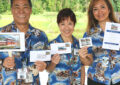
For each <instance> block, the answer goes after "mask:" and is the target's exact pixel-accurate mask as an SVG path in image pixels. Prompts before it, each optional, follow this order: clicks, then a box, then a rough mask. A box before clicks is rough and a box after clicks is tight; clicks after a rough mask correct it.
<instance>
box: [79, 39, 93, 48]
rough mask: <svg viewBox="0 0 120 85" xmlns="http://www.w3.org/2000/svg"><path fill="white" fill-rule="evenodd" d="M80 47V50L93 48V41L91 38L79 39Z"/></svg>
mask: <svg viewBox="0 0 120 85" xmlns="http://www.w3.org/2000/svg"><path fill="white" fill-rule="evenodd" d="M79 45H80V48H82V47H85V46H87V47H90V46H92V39H91V37H87V38H80V39H79Z"/></svg>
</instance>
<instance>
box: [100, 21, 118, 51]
mask: <svg viewBox="0 0 120 85" xmlns="http://www.w3.org/2000/svg"><path fill="white" fill-rule="evenodd" d="M119 37H120V24H118V23H111V22H107V23H106V27H105V34H104V39H103V46H102V48H104V49H111V50H119V48H120V38H119Z"/></svg>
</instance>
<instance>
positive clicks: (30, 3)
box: [10, 0, 32, 8]
mask: <svg viewBox="0 0 120 85" xmlns="http://www.w3.org/2000/svg"><path fill="white" fill-rule="evenodd" d="M13 1H14V0H10V3H11V8H12V5H13ZM28 3H29V5H30V7H31V8H32V2H31V0H28Z"/></svg>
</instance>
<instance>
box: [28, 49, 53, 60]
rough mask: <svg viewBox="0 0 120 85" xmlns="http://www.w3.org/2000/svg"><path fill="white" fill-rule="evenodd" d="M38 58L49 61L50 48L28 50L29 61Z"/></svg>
mask: <svg viewBox="0 0 120 85" xmlns="http://www.w3.org/2000/svg"><path fill="white" fill-rule="evenodd" d="M39 60H40V61H50V60H51V51H50V50H40V51H30V62H36V61H39Z"/></svg>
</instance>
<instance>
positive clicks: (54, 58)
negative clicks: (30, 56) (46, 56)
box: [52, 54, 60, 64]
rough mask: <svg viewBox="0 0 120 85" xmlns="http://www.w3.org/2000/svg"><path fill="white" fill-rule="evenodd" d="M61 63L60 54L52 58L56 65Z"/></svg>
mask: <svg viewBox="0 0 120 85" xmlns="http://www.w3.org/2000/svg"><path fill="white" fill-rule="evenodd" d="M59 62H60V55H59V54H55V55H53V57H52V63H54V64H58V63H59Z"/></svg>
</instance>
